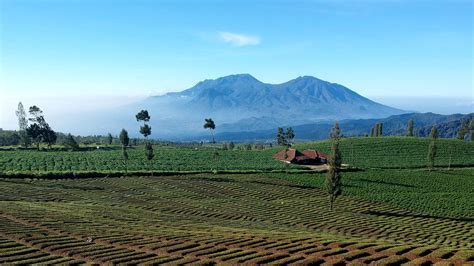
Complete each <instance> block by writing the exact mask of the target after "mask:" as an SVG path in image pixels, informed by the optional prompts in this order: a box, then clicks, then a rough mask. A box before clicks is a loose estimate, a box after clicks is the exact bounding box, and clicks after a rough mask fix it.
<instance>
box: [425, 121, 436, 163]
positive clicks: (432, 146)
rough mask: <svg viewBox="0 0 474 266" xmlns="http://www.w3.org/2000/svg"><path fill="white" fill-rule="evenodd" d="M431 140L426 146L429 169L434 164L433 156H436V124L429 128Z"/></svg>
mask: <svg viewBox="0 0 474 266" xmlns="http://www.w3.org/2000/svg"><path fill="white" fill-rule="evenodd" d="M430 137H431V141H430V145H429V146H428V156H427V159H428V169H429V170H430V171H431V170H432V169H433V168H434V166H435V158H436V152H437V147H436V139H437V138H438V130H437V129H436V126H433V128H432V129H431V134H430Z"/></svg>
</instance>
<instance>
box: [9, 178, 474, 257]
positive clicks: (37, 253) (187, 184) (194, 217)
mask: <svg viewBox="0 0 474 266" xmlns="http://www.w3.org/2000/svg"><path fill="white" fill-rule="evenodd" d="M374 193H377V192H376V191H374ZM473 234H474V227H473V221H472V219H470V218H463V219H456V218H447V217H436V216H427V215H421V214H420V213H418V212H415V211H409V210H406V209H402V208H399V207H396V206H394V205H389V204H387V203H383V202H377V201H368V200H364V199H360V198H355V197H350V196H343V197H342V198H340V199H338V202H337V206H336V210H335V211H333V212H330V211H328V208H327V198H326V195H325V193H324V192H323V191H322V190H320V189H319V188H317V187H311V186H307V185H304V184H297V183H295V182H292V181H288V180H283V179H280V178H275V177H269V176H268V177H267V176H266V175H207V174H199V175H186V176H166V177H165V176H161V177H154V178H153V177H127V178H95V179H78V180H67V179H62V180H19V179H9V180H8V179H3V180H0V263H10V262H23V263H25V262H35V261H36V262H42V261H44V262H48V263H51V262H64V263H81V262H84V263H114V264H135V263H144V264H215V263H222V264H259V263H274V264H292V263H293V264H315V265H317V264H326V265H343V264H352V265H360V264H369V263H372V264H377V265H399V264H401V263H411V264H414V265H427V264H433V263H439V264H440V265H443V264H444V263H447V262H449V263H453V264H455V265H462V264H473V263H474V252H473V251H472V249H473V243H474V235H473Z"/></svg>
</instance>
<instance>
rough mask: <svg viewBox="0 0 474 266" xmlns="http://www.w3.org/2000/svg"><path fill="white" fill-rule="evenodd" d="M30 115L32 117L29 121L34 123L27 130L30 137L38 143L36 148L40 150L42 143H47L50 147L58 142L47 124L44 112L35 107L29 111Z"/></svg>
mask: <svg viewBox="0 0 474 266" xmlns="http://www.w3.org/2000/svg"><path fill="white" fill-rule="evenodd" d="M29 113H30V115H31V116H32V117H31V118H29V119H28V120H30V121H31V122H32V124H31V125H30V126H28V128H27V129H26V133H27V134H28V136H29V137H30V138H31V139H32V140H33V141H34V142H35V143H36V148H37V149H38V150H39V145H40V143H41V142H42V141H44V142H46V143H47V144H48V146H49V147H51V145H52V144H54V143H55V142H56V139H57V136H56V133H55V132H54V131H53V130H52V129H51V127H50V126H49V125H48V123H46V120H45V119H44V116H43V111H42V110H41V109H40V108H39V107H38V106H36V105H33V106H31V107H30V109H29Z"/></svg>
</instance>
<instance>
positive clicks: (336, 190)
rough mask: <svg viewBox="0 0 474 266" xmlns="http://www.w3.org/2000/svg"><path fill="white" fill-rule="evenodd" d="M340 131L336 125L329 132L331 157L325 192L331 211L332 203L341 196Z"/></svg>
mask: <svg viewBox="0 0 474 266" xmlns="http://www.w3.org/2000/svg"><path fill="white" fill-rule="evenodd" d="M340 133H341V129H340V128H339V124H338V123H336V124H335V125H334V127H333V128H332V130H331V134H330V136H331V141H332V145H331V155H330V156H329V159H328V167H329V169H328V173H327V176H326V190H327V192H328V194H329V206H330V209H331V210H332V209H333V206H334V202H335V200H336V198H337V197H339V196H340V195H341V194H342V182H341V165H342V156H341V152H340V151H339V139H340Z"/></svg>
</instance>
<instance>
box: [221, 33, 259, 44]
mask: <svg viewBox="0 0 474 266" xmlns="http://www.w3.org/2000/svg"><path fill="white" fill-rule="evenodd" d="M219 38H220V39H221V40H222V41H224V42H227V43H230V44H232V45H234V46H239V47H240V46H247V45H257V44H260V38H259V37H258V36H251V35H245V34H238V33H232V32H219Z"/></svg>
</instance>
